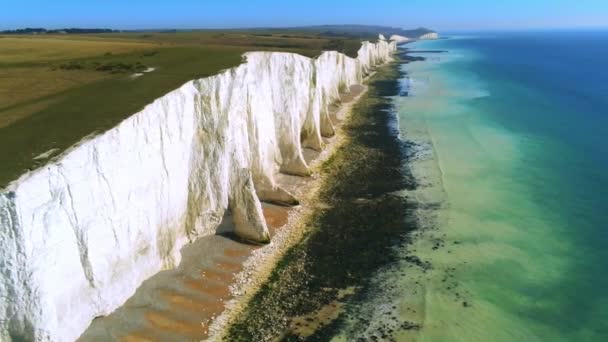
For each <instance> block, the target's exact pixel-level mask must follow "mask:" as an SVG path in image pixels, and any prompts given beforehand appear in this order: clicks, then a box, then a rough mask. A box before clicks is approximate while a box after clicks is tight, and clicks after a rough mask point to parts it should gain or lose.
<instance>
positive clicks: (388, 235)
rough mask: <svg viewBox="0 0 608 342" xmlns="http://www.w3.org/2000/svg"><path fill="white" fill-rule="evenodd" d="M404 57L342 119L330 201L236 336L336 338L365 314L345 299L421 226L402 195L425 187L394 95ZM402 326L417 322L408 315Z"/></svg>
mask: <svg viewBox="0 0 608 342" xmlns="http://www.w3.org/2000/svg"><path fill="white" fill-rule="evenodd" d="M401 62H402V61H401V60H399V61H397V62H394V63H391V64H390V65H387V66H385V67H382V68H380V69H378V72H377V74H376V75H375V76H374V77H373V78H372V79H371V80H370V82H369V91H368V93H367V94H366V95H364V97H362V98H361V100H360V101H359V102H358V103H357V104H356V105H355V107H354V108H353V114H352V115H351V117H350V119H349V120H348V122H346V123H345V125H344V126H343V129H344V132H345V135H346V139H347V141H346V143H345V144H344V145H343V146H341V148H340V149H339V150H338V151H336V153H334V155H332V156H331V157H330V158H329V159H328V160H327V161H326V162H325V163H324V164H323V165H322V172H323V174H324V180H323V183H322V187H321V191H320V193H319V198H318V201H319V202H321V203H323V205H322V206H319V209H317V210H316V211H315V212H314V213H313V214H312V215H311V217H309V218H308V219H307V222H306V225H307V233H306V234H305V236H304V238H303V240H302V241H301V242H300V243H298V244H296V245H294V246H293V247H291V248H290V249H289V250H288V251H287V252H286V254H285V255H284V257H283V258H282V259H281V260H280V261H279V263H278V265H277V267H276V268H275V269H274V270H273V272H272V274H271V276H270V278H269V279H268V280H267V281H266V283H265V284H263V285H262V287H261V288H260V290H259V291H258V292H257V293H256V294H255V295H254V297H253V298H252V299H251V301H250V302H249V303H248V304H247V307H246V308H245V310H244V311H243V313H242V314H241V316H240V317H238V318H237V319H236V321H234V322H232V325H231V326H230V327H229V330H228V333H227V334H228V336H227V338H228V339H229V340H231V341H268V340H277V339H279V340H327V339H328V337H330V336H333V335H334V334H335V332H336V329H339V328H340V326H341V324H342V323H343V322H344V320H346V319H348V317H349V315H352V314H356V313H352V312H348V310H345V309H344V302H348V301H349V300H350V301H357V300H363V299H364V298H365V297H366V296H367V295H368V293H366V290H369V289H370V281H371V279H370V278H371V277H372V276H373V274H374V273H375V272H376V271H378V270H379V269H381V268H383V267H386V266H388V265H391V264H392V263H394V262H396V261H397V260H398V258H399V257H400V256H399V255H398V253H396V251H395V247H396V246H401V247H402V246H405V245H406V244H407V243H408V241H409V233H410V232H412V231H413V230H415V229H416V220H415V218H414V210H415V205H414V203H411V202H410V201H409V200H408V199H407V198H405V197H402V196H398V195H395V194H393V193H394V192H396V191H399V190H403V189H408V190H411V189H413V188H415V187H416V182H415V180H414V177H413V176H412V175H411V174H410V172H409V170H408V169H407V167H406V165H407V164H406V159H407V158H408V157H407V156H408V155H409V154H408V153H407V149H408V148H409V145H407V144H405V143H404V142H402V141H401V140H399V138H398V132H397V130H396V128H395V127H396V124H395V120H396V119H395V115H394V112H393V110H392V104H391V99H390V98H388V97H387V96H396V95H398V93H399V83H398V79H399V77H400V76H401V75H400V70H399V66H400V63H401ZM319 317H321V318H319ZM363 319H365V318H363ZM402 328H403V329H416V328H417V327H416V326H415V325H412V324H409V323H408V322H404V323H403V324H402Z"/></svg>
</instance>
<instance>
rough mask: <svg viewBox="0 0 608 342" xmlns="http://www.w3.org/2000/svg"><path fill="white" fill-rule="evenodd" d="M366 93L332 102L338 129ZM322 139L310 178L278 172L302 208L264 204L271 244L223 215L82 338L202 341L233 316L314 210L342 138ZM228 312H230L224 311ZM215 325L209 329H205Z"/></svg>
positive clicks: (312, 155) (356, 91) (355, 90)
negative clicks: (242, 235)
mask: <svg viewBox="0 0 608 342" xmlns="http://www.w3.org/2000/svg"><path fill="white" fill-rule="evenodd" d="M365 90H366V87H364V86H353V87H351V89H350V92H349V93H347V94H342V95H341V100H342V105H338V104H336V105H335V106H333V111H332V116H333V117H334V118H335V122H337V123H338V124H337V126H340V123H341V122H342V120H343V119H344V118H345V116H346V115H347V114H348V111H349V109H350V106H351V105H352V103H353V102H355V101H356V100H357V99H358V98H359V97H360V96H361V95H362V94H363V93H364V92H365ZM324 141H325V143H326V148H325V149H324V150H323V151H322V152H318V151H314V150H311V149H305V151H304V157H305V159H306V161H307V162H308V163H309V164H310V166H311V168H312V169H313V170H314V171H315V174H313V176H312V177H306V178H304V177H296V176H290V175H284V174H278V175H277V181H278V183H279V184H280V185H281V186H283V187H284V188H285V189H287V190H289V191H291V192H292V193H294V194H296V195H297V196H298V198H300V199H301V205H300V206H297V207H284V206H278V205H274V204H269V203H263V212H264V216H265V218H266V221H267V223H268V227H269V229H270V233H271V236H272V243H271V244H269V245H266V246H260V245H256V244H251V243H248V242H246V241H243V240H241V239H239V238H238V237H236V236H234V235H233V234H232V233H230V232H231V231H232V230H233V226H234V225H233V222H232V217H231V215H230V213H229V212H228V213H227V214H226V216H225V217H224V219H223V221H222V223H221V225H220V226H219V227H218V229H217V234H216V235H212V236H206V237H202V238H199V239H198V240H196V241H195V242H194V243H192V244H189V245H187V246H185V247H184V248H183V249H182V251H181V252H182V260H181V263H180V265H179V267H178V268H176V269H173V270H167V271H162V272H159V273H158V274H156V275H154V276H153V277H151V278H149V279H148V280H146V281H145V282H144V283H142V285H141V286H140V287H139V288H138V289H137V291H136V293H135V294H134V295H133V296H132V297H131V298H130V299H128V300H127V302H126V303H125V304H124V305H122V306H121V307H120V308H118V309H117V310H115V311H114V312H113V313H112V314H110V315H108V316H105V317H99V318H97V319H95V320H94V321H93V322H92V324H91V325H90V327H89V328H88V329H87V330H86V331H85V332H84V333H83V334H82V336H81V337H80V338H79V341H107V340H114V341H125V342H135V341H139V342H143V341H199V340H204V339H208V338H209V337H210V336H211V335H214V332H215V333H218V332H220V331H221V329H222V326H223V323H225V322H226V321H227V320H228V318H229V317H230V314H231V312H236V310H234V309H236V308H237V307H238V304H239V303H241V302H242V300H243V298H246V297H247V293H248V291H247V290H248V289H250V288H253V287H254V284H256V282H259V280H260V279H263V278H264V276H263V274H264V272H263V270H261V269H262V267H259V266H261V264H263V266H264V268H265V269H267V270H270V269H272V264H273V261H276V260H277V258H278V257H279V256H280V255H281V253H282V252H284V250H285V249H286V248H287V247H288V246H289V245H290V244H292V243H293V242H294V241H296V240H297V235H298V234H297V233H298V232H297V228H299V225H298V223H299V221H300V220H299V218H300V217H301V216H302V213H304V212H306V211H308V210H313V209H314V203H311V202H310V194H311V193H314V192H315V190H314V189H315V187H317V186H318V183H319V176H318V169H317V168H316V167H317V165H319V163H320V162H321V161H323V160H325V159H327V158H328V157H329V156H330V155H331V154H332V153H333V151H334V149H335V148H336V146H338V145H339V141H340V134H339V133H338V134H337V135H336V136H334V137H331V138H324ZM251 292H252V291H250V293H251ZM227 304H229V305H227ZM227 307H228V308H230V309H231V310H228V311H227V312H225V311H226V308H227ZM222 314H223V315H222ZM220 317H221V319H218V318H220ZM212 325H214V327H213V328H214V329H211V330H210V326H212Z"/></svg>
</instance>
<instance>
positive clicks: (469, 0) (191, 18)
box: [0, 0, 608, 30]
mask: <svg viewBox="0 0 608 342" xmlns="http://www.w3.org/2000/svg"><path fill="white" fill-rule="evenodd" d="M316 24H378V25H390V26H401V27H415V26H426V27H430V28H434V29H438V30H453V29H523V28H558V27H563V28H567V27H577V28H584V27H608V0H387V1H383V0H375V1H368V0H365V1H361V0H350V1H345V0H344V1H343V0H337V1H330V0H307V1H290V0H247V1H245V0H221V1H219V0H216V1H208V0H165V1H158V0H56V1H49V0H0V29H8V28H18V27H26V26H29V27H32V26H36V27H47V28H61V27H110V28H117V29H118V28H123V29H136V28H226V27H254V26H298V25H316Z"/></svg>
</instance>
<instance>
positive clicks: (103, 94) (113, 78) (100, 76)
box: [0, 30, 360, 188]
mask: <svg viewBox="0 0 608 342" xmlns="http://www.w3.org/2000/svg"><path fill="white" fill-rule="evenodd" d="M359 47H360V40H359V39H354V38H340V37H324V36H320V35H319V34H318V33H315V32H310V31H307V32H297V31H293V30H291V31H285V32H281V31H277V30H269V31H264V30H256V31H196V32H172V33H155V32H138V33H108V34H99V35H5V36H2V35H0V188H1V187H3V186H5V185H6V184H7V183H8V182H10V181H12V180H14V179H16V178H18V177H19V175H21V174H22V173H23V172H25V171H26V170H28V169H33V168H36V167H39V166H40V165H43V164H44V163H45V162H46V161H47V160H46V159H44V158H36V157H37V156H39V155H41V154H42V153H45V152H47V151H49V150H54V151H55V152H54V154H53V155H57V154H58V153H60V152H61V151H63V150H65V149H66V148H68V147H70V146H72V145H73V144H75V143H76V142H78V141H79V140H80V139H82V138H83V137H84V136H87V135H89V134H91V133H101V132H103V131H105V130H107V129H110V128H112V127H114V126H115V125H116V124H118V123H119V122H120V121H122V120H124V119H125V118H127V117H128V116H129V115H131V114H133V113H136V112H137V111H139V110H140V109H142V108H143V107H144V106H145V105H146V104H148V103H151V102H152V101H153V100H154V99H156V98H158V97H160V96H162V95H163V94H165V93H167V92H169V91H171V90H173V89H175V88H177V87H179V86H180V85H181V84H183V83H185V82H187V81H188V80H191V79H194V78H200V77H205V76H209V75H213V74H215V73H217V72H218V71H220V70H223V69H227V68H230V67H233V66H236V65H238V64H239V63H241V62H242V57H241V55H242V54H243V53H244V52H247V51H258V50H273V51H289V52H295V53H299V54H302V55H306V56H309V57H314V56H316V55H319V54H320V53H321V52H322V51H324V50H339V51H341V52H344V53H346V54H348V55H351V56H354V55H356V52H357V50H358V49H359ZM148 68H154V69H155V70H154V71H153V72H149V73H144V74H143V76H140V77H137V78H133V77H132V75H133V74H134V73H136V72H141V71H143V70H146V69H148ZM34 158H36V159H34Z"/></svg>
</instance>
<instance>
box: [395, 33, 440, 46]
mask: <svg viewBox="0 0 608 342" xmlns="http://www.w3.org/2000/svg"><path fill="white" fill-rule="evenodd" d="M434 39H439V34H438V33H437V32H429V33H425V34H423V35H421V36H420V37H418V38H409V37H404V36H400V35H398V34H394V35H392V36H391V38H390V41H392V42H396V43H397V44H402V43H407V42H411V41H414V40H434Z"/></svg>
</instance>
